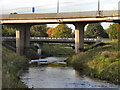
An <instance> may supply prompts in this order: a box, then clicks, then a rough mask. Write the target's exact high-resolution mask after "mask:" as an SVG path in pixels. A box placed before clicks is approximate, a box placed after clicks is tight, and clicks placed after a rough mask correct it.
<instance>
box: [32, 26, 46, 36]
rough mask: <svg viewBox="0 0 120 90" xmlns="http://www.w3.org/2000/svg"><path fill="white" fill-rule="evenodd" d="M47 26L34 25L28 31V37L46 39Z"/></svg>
mask: <svg viewBox="0 0 120 90" xmlns="http://www.w3.org/2000/svg"><path fill="white" fill-rule="evenodd" d="M47 29H48V28H47V25H45V24H44V25H34V26H32V27H31V29H30V35H31V36H36V37H47V36H48V35H47V33H46V31H47Z"/></svg>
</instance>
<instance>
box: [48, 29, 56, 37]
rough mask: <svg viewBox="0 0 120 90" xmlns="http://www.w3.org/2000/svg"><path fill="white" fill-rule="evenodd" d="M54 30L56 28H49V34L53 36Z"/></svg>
mask: <svg viewBox="0 0 120 90" xmlns="http://www.w3.org/2000/svg"><path fill="white" fill-rule="evenodd" d="M54 31H55V28H49V29H48V31H47V34H48V36H49V37H53V33H54Z"/></svg>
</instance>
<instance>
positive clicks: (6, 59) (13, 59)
mask: <svg viewBox="0 0 120 90" xmlns="http://www.w3.org/2000/svg"><path fill="white" fill-rule="evenodd" d="M25 62H27V59H26V58H25V57H21V56H18V55H17V54H16V53H14V52H12V51H11V50H9V49H7V48H5V47H3V46H2V88H27V87H26V86H25V85H24V84H23V83H22V82H21V81H20V79H19V78H18V76H19V71H20V70H21V68H23V66H24V65H25Z"/></svg>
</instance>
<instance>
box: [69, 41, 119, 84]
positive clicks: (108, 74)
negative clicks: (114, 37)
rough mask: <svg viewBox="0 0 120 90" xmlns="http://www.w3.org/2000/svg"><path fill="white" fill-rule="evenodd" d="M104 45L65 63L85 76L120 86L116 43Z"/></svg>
mask: <svg viewBox="0 0 120 90" xmlns="http://www.w3.org/2000/svg"><path fill="white" fill-rule="evenodd" d="M106 43H107V44H106ZM106 43H105V44H106V45H104V46H98V47H96V48H92V49H89V50H88V51H86V52H81V53H79V54H77V55H73V56H72V59H71V58H69V59H68V61H67V62H68V63H69V64H71V65H73V67H74V68H75V69H76V70H79V71H80V72H81V73H84V74H85V75H88V76H91V77H94V78H99V79H102V80H106V81H110V82H112V83H115V84H120V51H119V49H118V48H119V47H118V44H117V41H111V42H106ZM108 43H109V44H108Z"/></svg>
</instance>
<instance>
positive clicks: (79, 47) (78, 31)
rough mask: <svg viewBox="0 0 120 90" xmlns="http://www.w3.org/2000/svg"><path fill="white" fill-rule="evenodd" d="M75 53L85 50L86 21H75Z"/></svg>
mask: <svg viewBox="0 0 120 90" xmlns="http://www.w3.org/2000/svg"><path fill="white" fill-rule="evenodd" d="M74 25H75V53H79V52H81V51H83V50H84V27H85V25H86V23H75V24H74Z"/></svg>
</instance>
